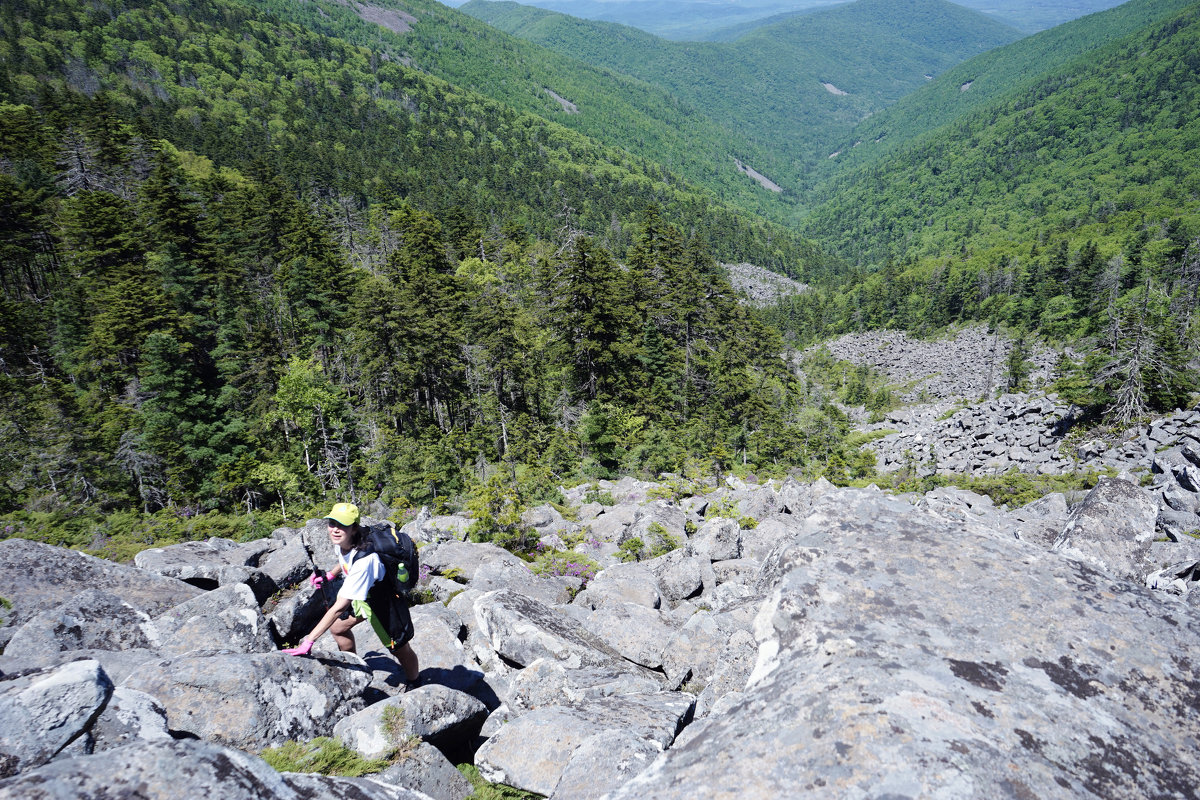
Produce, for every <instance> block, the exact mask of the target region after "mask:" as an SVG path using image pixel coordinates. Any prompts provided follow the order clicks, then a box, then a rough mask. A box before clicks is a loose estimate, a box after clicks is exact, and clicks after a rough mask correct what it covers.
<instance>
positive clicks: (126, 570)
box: [0, 539, 202, 644]
mask: <svg viewBox="0 0 1200 800" xmlns="http://www.w3.org/2000/svg"><path fill="white" fill-rule="evenodd" d="M88 590H99V591H103V592H105V593H107V594H109V595H114V596H116V597H118V598H120V600H121V601H122V602H124V603H126V604H128V605H129V606H130V607H132V608H134V609H136V610H138V611H141V612H144V613H147V614H150V615H154V614H158V613H161V612H163V611H166V610H167V609H168V608H170V607H172V606H174V605H178V604H179V603H182V602H183V601H184V600H188V599H190V598H193V597H196V596H198V595H200V594H202V590H201V589H197V588H196V587H194V586H190V585H188V584H186V583H184V582H183V581H180V580H176V579H174V578H164V577H161V576H159V575H155V574H153V573H149V572H146V571H145V570H141V569H137V568H136V567H128V566H125V565H123V564H114V563H113V562H111V561H104V560H103V559H99V558H96V557H94V556H89V555H87V554H85V553H80V552H78V551H77V550H67V549H65V548H62V547H53V546H51V545H48V544H41V543H39V542H31V541H28V540H25V539H3V540H0V597H3V598H5V599H6V600H7V601H8V602H9V603H10V604H11V609H10V610H9V612H8V614H7V615H6V617H5V622H6V625H5V627H3V628H0V644H4V643H6V642H7V641H8V639H9V638H10V637H11V636H12V635H13V633H14V632H15V631H16V629H17V628H18V627H20V626H21V625H24V624H25V623H26V622H28V621H29V620H30V619H32V618H33V617H34V616H36V615H37V614H39V613H41V612H43V611H48V610H49V609H52V608H55V607H57V606H60V605H62V604H64V603H67V602H68V601H70V600H71V598H73V597H75V596H76V595H78V594H79V593H81V592H84V591H88Z"/></svg>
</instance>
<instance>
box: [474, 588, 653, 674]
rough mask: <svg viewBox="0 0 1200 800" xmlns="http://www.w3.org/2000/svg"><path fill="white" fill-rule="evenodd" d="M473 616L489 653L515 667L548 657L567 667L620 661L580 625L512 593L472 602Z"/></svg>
mask: <svg viewBox="0 0 1200 800" xmlns="http://www.w3.org/2000/svg"><path fill="white" fill-rule="evenodd" d="M475 617H476V619H477V620H478V621H479V632H480V634H481V635H482V637H483V638H484V639H485V640H486V641H487V642H488V643H489V644H490V646H491V648H492V650H494V651H495V652H496V653H497V654H499V655H500V656H501V657H502V658H504V659H505V660H507V661H509V662H511V663H513V664H516V665H519V666H527V665H529V664H532V663H533V662H534V661H536V660H537V659H539V658H552V659H555V660H558V661H563V662H565V663H567V664H568V665H570V666H609V665H614V664H618V665H619V664H621V663H622V661H623V659H622V658H621V655H620V654H619V653H617V652H616V651H615V650H613V649H612V648H611V647H609V646H608V645H606V644H605V643H604V642H602V641H600V640H599V639H598V638H597V637H595V636H594V635H593V634H591V633H590V632H588V631H587V630H586V629H585V628H583V626H581V625H577V624H575V623H573V622H572V621H571V620H570V619H568V618H567V617H565V616H563V615H562V614H558V613H556V612H555V611H554V610H553V609H552V608H550V607H549V606H547V605H544V604H542V603H538V602H537V601H535V600H532V599H530V598H528V597H525V596H523V595H519V594H516V593H515V592H511V591H499V592H488V593H486V594H484V595H482V596H481V597H479V598H478V599H477V600H476V601H475ZM625 663H626V664H628V662H625ZM629 667H630V668H631V669H632V668H633V665H632V664H630V665H629Z"/></svg>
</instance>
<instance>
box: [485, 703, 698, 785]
mask: <svg viewBox="0 0 1200 800" xmlns="http://www.w3.org/2000/svg"><path fill="white" fill-rule="evenodd" d="M692 700H693V699H692V697H691V696H690V695H687V694H682V693H679V692H660V693H655V694H622V695H616V696H613V697H603V698H598V699H595V700H591V701H588V702H585V703H582V704H580V705H577V706H574V707H564V706H557V707H556V706H551V707H547V708H538V709H534V710H533V711H530V712H529V713H527V714H524V715H522V716H520V717H518V718H517V719H515V720H513V721H511V722H509V723H508V724H507V725H504V726H503V727H501V728H500V730H499V731H498V732H497V733H496V734H495V735H493V736H492V737H491V738H490V739H488V740H487V742H486V743H484V745H483V746H482V747H481V748H480V749H479V752H478V753H476V755H475V766H476V767H478V768H479V772H480V774H481V775H483V776H484V777H485V778H487V779H488V780H490V781H493V782H498V783H506V784H508V785H510V786H515V787H517V788H519V789H524V790H526V791H530V792H537V793H538V794H545V795H549V794H551V793H552V792H554V790H555V787H556V786H557V785H558V783H559V781H560V780H561V778H562V776H563V773H564V771H565V770H566V769H567V767H568V765H569V764H570V763H571V761H572V759H573V758H574V756H575V755H576V752H577V751H578V750H579V749H580V748H581V747H583V746H584V745H586V744H587V743H588V741H589V740H591V739H592V738H593V737H595V736H599V735H602V734H611V733H612V732H615V731H622V732H625V733H626V734H628V735H631V736H632V737H635V738H636V739H639V740H641V741H643V742H646V743H649V744H650V745H651V746H652V747H654V748H656V749H661V748H665V747H667V746H668V745H670V743H671V742H673V741H674V740H675V736H676V734H677V733H678V732H679V728H680V726H681V725H682V724H683V722H684V720H685V719H686V718H687V717H688V715H689V714H690V713H691V709H692ZM592 763H593V764H594V768H595V769H596V770H597V773H596V776H597V778H598V779H599V780H601V782H605V783H609V784H610V785H611V784H612V783H615V782H616V781H613V780H611V779H606V777H605V776H608V775H611V774H612V773H616V774H617V775H621V774H622V773H623V772H625V770H624V769H623V765H621V764H620V763H619V762H616V761H610V762H607V763H604V762H596V761H593V762H592ZM623 777H624V776H623ZM700 794H702V792H699V791H697V792H696V793H694V794H693V795H692V796H693V797H696V796H699V795H700Z"/></svg>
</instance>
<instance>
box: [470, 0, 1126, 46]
mask: <svg viewBox="0 0 1200 800" xmlns="http://www.w3.org/2000/svg"><path fill="white" fill-rule="evenodd" d="M464 2H465V0H447V3H446V4H447V5H450V6H456V7H457V6H460V5H463V3H464ZM840 2H842V0H747V1H746V2H738V0H530V2H528V3H526V4H525V5H531V6H536V7H537V8H544V9H548V10H550V11H557V12H559V13H560V14H570V15H571V16H573V17H582V18H583V19H591V20H599V21H602V22H617V23H620V24H622V25H630V26H632V27H634V28H640V29H641V30H644V31H647V32H649V33H653V34H654V35H656V36H661V37H663V38H664V39H674V40H677V41H705V40H711V39H727V38H729V34H728V33H726V30H725V29H733V31H735V32H737V33H744V32H745V31H747V30H749V29H750V28H752V27H754V25H755V23H756V22H768V21H769V22H777V21H779V19H780V18H783V17H786V16H792V15H794V14H797V13H804V12H806V11H810V10H812V9H816V8H825V7H828V6H832V5H838V4H839V3H840ZM958 5H961V6H965V7H967V8H970V9H974V10H975V11H980V12H982V13H984V14H987V15H989V16H992V17H995V18H996V19H999V20H1002V21H1003V22H1006V23H1007V24H1009V25H1012V26H1013V27H1015V28H1018V29H1019V30H1022V31H1024V32H1026V33H1033V32H1035V31H1040V30H1044V29H1046V28H1052V27H1054V26H1055V25H1060V24H1062V23H1064V22H1067V21H1068V20H1072V19H1076V18H1078V17H1082V16H1084V15H1086V14H1092V13H1094V12H1096V11H1103V10H1104V9H1106V8H1112V7H1113V6H1117V5H1120V2H1119V1H1118V0H1065V1H1064V2H1060V1H1059V0H960V2H959V3H958Z"/></svg>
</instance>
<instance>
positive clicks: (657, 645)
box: [0, 329, 1200, 800]
mask: <svg viewBox="0 0 1200 800" xmlns="http://www.w3.org/2000/svg"><path fill="white" fill-rule="evenodd" d="M1005 346H1006V343H1004V342H1002V341H1001V340H1000V339H999V337H995V336H990V335H987V334H986V333H985V332H983V331H982V330H981V329H975V330H968V331H965V332H963V333H960V335H959V336H958V337H957V338H956V339H948V340H945V341H944V342H941V343H928V342H912V341H909V340H907V339H906V338H905V337H903V336H900V335H893V334H879V335H875V336H874V337H844V338H843V339H841V340H838V341H837V342H834V343H832V344H831V345H830V349H831V351H833V352H834V354H835V355H836V356H837V357H839V358H845V359H848V360H852V361H856V363H869V364H871V365H872V366H874V367H876V368H877V369H880V370H885V371H887V374H888V375H889V376H891V379H892V380H894V381H895V382H896V383H898V384H905V385H907V386H908V390H909V392H910V399H911V400H912V401H914V402H913V403H912V404H911V405H909V406H906V407H905V408H903V409H901V410H899V411H897V412H894V413H893V414H891V415H890V416H889V418H888V419H886V420H884V421H882V422H880V423H877V424H875V425H873V426H868V425H866V424H865V423H864V428H865V429H868V430H874V431H875V432H877V433H880V434H883V435H882V437H881V438H878V439H876V440H875V441H873V442H872V443H871V445H870V446H871V447H873V448H874V449H875V450H876V451H877V452H878V454H879V463H880V466H881V467H882V468H883V469H884V470H893V469H913V470H917V471H924V472H925V473H926V474H928V473H931V472H933V471H938V472H947V471H958V472H962V473H970V474H974V473H980V474H984V473H991V474H995V473H1001V472H1005V471H1008V470H1012V469H1017V470H1022V471H1032V472H1041V473H1051V472H1058V471H1066V470H1075V469H1081V468H1089V467H1096V468H1106V469H1107V472H1108V473H1110V474H1111V475H1113V477H1106V478H1103V479H1101V480H1100V482H1099V484H1098V485H1097V486H1096V488H1095V489H1093V490H1091V491H1090V492H1088V493H1087V494H1086V496H1078V497H1075V496H1072V497H1067V496H1064V495H1063V494H1050V495H1047V496H1045V497H1043V498H1041V499H1039V500H1037V501H1035V502H1033V503H1030V504H1029V505H1027V506H1024V507H1021V508H1012V509H1010V508H1007V507H1000V508H998V507H996V506H995V505H994V504H993V503H992V501H991V500H989V499H988V498H987V497H984V496H981V495H977V494H973V493H971V492H968V491H964V490H959V489H947V488H942V489H936V490H934V491H931V492H928V493H925V494H909V495H902V496H893V495H889V494H886V493H884V492H882V491H880V490H879V489H877V488H875V487H869V488H866V489H850V488H837V487H834V486H833V485H831V484H829V483H827V482H825V481H824V480H818V481H816V482H814V483H801V482H798V481H796V480H794V479H791V478H789V479H787V480H784V481H771V482H768V483H765V484H757V483H753V482H751V483H746V482H743V481H740V480H738V479H736V478H732V477H730V478H726V479H725V480H723V481H722V482H720V483H717V482H715V481H712V480H710V481H708V482H695V483H687V482H682V481H680V480H678V479H674V480H671V481H667V482H664V483H646V482H641V481H637V480H633V479H630V478H625V479H622V480H620V481H617V482H607V481H601V482H597V483H594V484H591V485H585V486H578V487H574V488H571V489H565V488H564V489H563V496H564V499H565V501H566V502H565V504H564V505H561V506H549V505H547V506H541V507H538V508H535V509H532V510H530V511H527V512H526V513H525V515H524V517H523V522H524V524H525V525H527V526H528V527H529V528H531V529H532V530H534V531H535V532H536V534H537V537H538V540H539V542H540V544H539V550H540V551H542V552H553V553H556V554H557V567H556V568H554V569H551V570H549V571H542V572H540V573H535V572H534V571H533V570H532V569H531V565H530V563H529V562H527V561H526V560H524V559H522V558H519V557H517V556H515V555H513V554H511V553H509V552H507V551H505V550H502V549H500V548H498V547H496V546H494V545H492V544H487V543H475V542H470V541H467V540H466V530H467V528H468V527H469V526H470V524H471V522H472V520H471V519H470V518H468V517H467V516H465V515H451V516H439V517H435V516H431V515H430V514H429V513H427V512H422V513H421V514H420V515H418V516H417V517H416V518H415V519H413V520H411V521H410V522H408V523H407V524H406V525H405V526H404V530H405V531H406V532H408V533H409V534H410V535H411V536H412V537H413V538H414V539H415V540H416V541H417V542H418V543H419V546H420V548H421V549H420V558H421V563H422V578H421V583H420V593H421V596H422V597H423V598H424V599H426V600H427V602H423V603H421V604H419V605H415V606H414V607H413V618H414V622H415V626H416V631H417V633H416V638H415V639H414V642H413V644H414V647H415V649H416V650H417V652H418V654H419V656H420V659H421V667H422V669H421V680H420V684H419V685H418V686H417V687H416V688H412V689H408V690H407V691H405V687H404V685H403V683H402V681H401V676H400V673H399V667H398V665H397V664H396V663H395V662H394V661H393V660H392V659H391V658H390V657H388V656H387V654H386V651H385V650H384V648H383V646H382V644H381V643H380V642H379V641H378V640H377V639H375V637H374V635H373V634H372V633H371V631H370V630H369V629H368V630H365V631H361V632H358V631H356V633H357V634H358V651H357V654H352V653H341V652H338V651H337V650H336V649H334V647H333V645H332V642H331V641H330V639H329V637H328V636H326V637H324V638H323V639H322V640H320V641H319V642H318V643H317V647H316V648H315V649H314V651H313V654H312V656H311V657H292V656H289V655H286V654H284V653H281V652H279V649H280V648H281V647H284V646H287V645H288V644H290V643H293V642H295V641H297V640H298V639H299V638H300V636H301V635H303V633H305V632H307V631H308V630H309V629H311V627H312V626H313V624H314V622H315V621H316V620H317V619H318V618H319V617H320V615H321V614H322V613H323V612H324V610H325V607H326V606H325V602H326V601H325V599H324V597H323V596H322V594H321V593H320V591H319V590H317V589H313V588H312V587H311V586H310V585H309V583H308V581H307V580H306V577H307V576H308V574H309V573H310V572H311V571H312V569H313V566H314V561H315V564H316V566H317V567H319V568H322V569H327V568H329V567H331V566H332V565H333V556H332V553H331V551H330V547H329V544H328V538H327V535H326V532H325V525H324V522H323V521H321V520H311V521H309V522H308V523H307V524H306V525H305V526H304V527H302V528H281V529H279V530H277V531H275V532H274V533H273V534H272V535H271V537H270V538H268V539H263V540H258V541H252V542H234V541H230V540H223V539H211V540H208V541H200V542H189V543H185V544H179V545H173V546H169V547H162V548H153V549H150V550H146V551H144V552H142V553H140V554H139V555H138V557H137V559H136V561H135V564H133V565H122V564H116V563H111V562H106V561H102V560H99V559H95V558H92V557H90V556H87V555H84V554H82V553H79V552H76V551H72V550H65V549H61V548H55V547H51V546H48V545H43V544H38V543H34V542H29V541H25V540H21V539H6V540H0V597H3V598H4V600H5V602H4V604H3V607H2V608H3V610H2V613H3V617H2V623H3V624H2V625H0V644H2V645H3V655H2V656H0V800H5V799H7V798H12V799H13V800H18V799H19V800H35V799H37V798H117V797H121V798H176V797H182V796H194V797H218V796H219V797H222V798H226V799H227V800H242V799H243V798H245V800H250V798H255V800H276V799H280V800H282V799H283V798H287V799H289V800H290V799H291V798H357V799H361V800H375V799H376V798H379V799H380V800H382V799H383V798H404V799H406V800H416V799H417V798H435V800H463V799H464V798H467V797H468V796H470V795H471V792H472V789H471V786H470V784H469V783H468V782H467V781H466V779H465V778H464V777H463V775H462V774H461V773H460V772H459V771H458V770H456V769H455V767H454V766H453V765H454V764H459V763H463V762H469V763H472V764H474V765H475V767H476V768H477V769H478V770H479V772H480V774H481V775H482V776H483V777H485V778H487V779H488V780H491V781H493V782H498V783H504V784H509V785H512V786H515V787H518V788H520V789H522V790H525V791H528V792H533V793H536V794H539V795H543V796H546V797H551V798H557V799H558V800H600V798H609V800H634V799H635V798H636V799H637V800H641V799H642V798H655V800H658V799H659V798H680V799H681V800H682V799H683V798H687V799H688V800H693V799H695V798H701V799H703V798H724V797H738V798H762V799H763V800H767V799H768V798H770V799H772V800H773V799H774V798H780V797H789V798H793V797H794V798H826V797H856V798H876V799H877V800H884V798H890V799H891V800H899V799H900V798H911V799H912V800H915V799H916V798H955V799H956V800H957V799H958V798H981V799H982V798H987V800H992V798H1030V797H1037V798H1096V799H1097V800H1101V799H1103V800H1113V799H1115V798H1129V800H1134V799H1135V798H1136V799H1137V800H1141V799H1142V798H1147V797H1154V798H1195V797H1197V796H1198V793H1200V789H1198V787H1200V661H1198V660H1197V658H1196V652H1197V646H1198V645H1200V616H1198V614H1200V589H1198V588H1197V587H1198V586H1200V540H1197V539H1195V538H1193V536H1191V535H1190V533H1191V532H1192V531H1193V530H1194V529H1196V528H1197V521H1196V514H1197V510H1198V508H1200V504H1198V502H1197V499H1198V498H1200V437H1198V436H1197V427H1198V424H1200V414H1197V412H1196V411H1194V410H1191V411H1180V412H1177V413H1176V414H1174V415H1171V416H1169V417H1165V418H1162V419H1159V420H1155V421H1154V422H1153V423H1151V424H1149V425H1147V426H1144V427H1142V428H1138V429H1137V430H1134V431H1130V432H1129V433H1128V434H1127V436H1126V438H1124V439H1122V440H1120V441H1118V442H1112V441H1090V442H1089V441H1082V440H1078V439H1077V438H1076V439H1072V438H1069V433H1070V429H1071V425H1072V413H1073V410H1072V409H1071V408H1070V407H1069V406H1066V405H1064V404H1063V403H1062V402H1060V401H1059V400H1057V399H1056V398H1054V397H1053V396H1047V395H1045V394H1044V393H1041V392H1038V391H1034V392H1031V393H1025V394H1019V395H999V396H997V395H996V393H995V390H994V388H993V387H994V386H995V385H996V384H995V380H996V368H995V363H998V362H997V359H999V360H1000V361H1002V360H1003V355H1002V353H1003V352H1004V351H1003V348H1004V347H1005ZM989 359H990V361H991V362H992V363H991V365H989ZM1035 361H1037V363H1038V364H1039V365H1040V367H1039V369H1040V370H1041V372H1040V373H1039V374H1041V376H1042V377H1040V378H1038V379H1037V380H1038V381H1045V380H1048V378H1049V377H1050V369H1051V366H1050V365H1051V364H1052V363H1053V359H1052V357H1051V356H1050V355H1049V354H1044V353H1043V354H1040V355H1038V356H1037V357H1036V358H1035ZM1036 383H1037V381H1035V385H1036ZM889 429H890V430H891V432H888V430H889ZM1068 442H1071V444H1070V445H1068V444H1067V443H1068ZM376 513H377V514H378V515H380V516H382V515H385V514H387V509H382V508H380V509H376ZM634 540H638V541H640V542H641V543H642V544H643V545H644V546H643V548H642V550H641V560H635V561H625V560H622V556H624V555H625V554H627V553H628V552H630V551H631V550H637V548H636V547H634V546H633V544H634ZM651 548H653V552H654V553H659V555H657V556H655V557H650V551H651ZM322 736H325V737H334V738H336V739H338V740H340V741H341V742H342V743H344V744H345V745H346V746H347V747H349V748H352V749H353V750H355V751H357V752H358V753H360V754H361V755H363V756H364V757H369V758H375V757H381V756H383V757H388V758H389V759H390V761H389V766H387V768H386V769H384V770H383V771H380V772H377V773H373V774H371V775H369V776H367V777H360V778H339V777H328V776H323V775H315V774H300V773H279V772H276V771H275V770H274V769H273V768H271V767H270V766H269V765H268V764H267V763H266V762H265V761H263V760H262V759H261V758H260V757H259V755H258V754H259V753H260V752H262V750H263V749H264V748H267V747H271V746H276V745H280V744H282V743H284V742H287V741H293V740H294V741H300V742H306V741H310V740H312V739H314V738H316V737H322Z"/></svg>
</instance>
